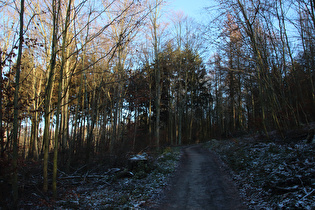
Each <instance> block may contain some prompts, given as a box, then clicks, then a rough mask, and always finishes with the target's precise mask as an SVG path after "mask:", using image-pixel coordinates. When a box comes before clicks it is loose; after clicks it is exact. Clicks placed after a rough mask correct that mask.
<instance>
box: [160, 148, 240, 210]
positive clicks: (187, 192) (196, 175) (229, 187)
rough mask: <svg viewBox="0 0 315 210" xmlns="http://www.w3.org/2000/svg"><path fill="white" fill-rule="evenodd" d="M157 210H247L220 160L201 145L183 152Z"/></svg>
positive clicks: (185, 149)
mask: <svg viewBox="0 0 315 210" xmlns="http://www.w3.org/2000/svg"><path fill="white" fill-rule="evenodd" d="M159 209H163V210H165V209H181V210H183V209H194V210H197V209H220V210H223V209H227V210H229V209H233V210H234V209H246V207H244V206H243V205H242V202H241V199H240V196H239V192H238V190H237V188H236V186H235V184H234V183H233V182H232V181H231V180H230V178H229V176H228V174H227V173H226V172H225V171H224V170H223V165H222V162H221V161H220V160H219V158H218V157H217V156H216V155H215V154H214V153H212V152H211V151H209V149H205V148H203V147H202V145H193V146H189V147H186V148H184V149H183V156H182V159H181V163H180V166H179V169H178V171H177V172H176V174H175V176H174V177H173V178H172V181H171V186H170V189H169V191H168V192H167V193H166V198H165V199H164V200H163V201H162V204H161V205H160V207H159Z"/></svg>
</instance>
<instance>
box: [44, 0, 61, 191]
mask: <svg viewBox="0 0 315 210" xmlns="http://www.w3.org/2000/svg"><path fill="white" fill-rule="evenodd" d="M56 1H57V0H52V7H53V8H52V11H53V13H52V15H53V35H52V45H51V58H50V68H49V75H48V81H47V86H46V89H45V109H44V119H45V127H44V136H43V138H44V139H43V142H44V166H43V178H44V180H43V191H44V192H47V191H48V158H49V157H48V156H49V140H50V116H51V113H50V112H51V107H50V106H51V98H52V93H53V84H54V79H55V66H56V57H57V44H58V43H57V38H58V22H59V21H58V18H59V11H60V1H58V2H56ZM57 3H58V5H57ZM57 6H58V7H57Z"/></svg>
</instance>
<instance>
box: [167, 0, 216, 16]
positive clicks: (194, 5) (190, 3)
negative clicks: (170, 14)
mask: <svg viewBox="0 0 315 210" xmlns="http://www.w3.org/2000/svg"><path fill="white" fill-rule="evenodd" d="M169 2H170V5H169V7H170V8H171V9H173V10H175V11H177V10H182V11H183V12H184V13H185V14H186V15H188V16H190V17H193V18H195V19H197V20H198V19H201V18H202V15H203V14H204V13H205V11H204V9H203V8H204V7H206V6H209V5H210V4H211V3H213V2H214V1H213V0H169Z"/></svg>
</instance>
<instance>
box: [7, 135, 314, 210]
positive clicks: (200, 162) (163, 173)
mask: <svg viewBox="0 0 315 210" xmlns="http://www.w3.org/2000/svg"><path fill="white" fill-rule="evenodd" d="M314 154H315V144H306V143H305V141H303V139H299V140H296V141H287V142H285V141H276V140H273V141H270V140H268V141H267V140H266V139H259V140H257V139H256V138H254V137H250V136H245V137H242V138H237V139H235V138H234V139H228V140H214V139H213V140H210V141H208V142H206V143H203V144H199V145H190V146H183V147H172V148H171V147H168V148H166V149H164V152H163V153H161V154H160V155H154V157H153V156H151V155H147V154H146V153H143V154H139V155H136V156H134V158H135V159H137V158H139V159H140V160H141V159H142V158H144V159H145V161H139V163H140V164H138V165H136V166H134V167H132V168H128V167H120V168H107V169H106V170H105V168H104V169H103V170H101V169H100V168H102V165H100V166H99V167H96V168H94V170H93V169H92V170H88V171H84V172H83V171H81V172H79V171H76V173H72V174H65V173H63V172H61V171H60V173H59V179H58V180H59V181H58V186H59V194H58V199H56V200H53V199H52V198H51V195H47V194H44V193H42V192H41V190H40V183H37V182H36V180H39V181H40V180H41V178H40V177H41V171H38V173H36V172H35V171H32V172H33V173H32V176H31V177H30V178H29V182H25V183H24V184H25V185H24V186H23V187H24V188H23V190H24V191H23V192H22V197H21V201H20V205H19V207H20V209H237V208H242V209H246V208H247V209H307V210H308V209H310V210H311V209H315V203H314V200H315V177H314V174H315V156H314ZM36 177H38V178H36ZM223 205H224V206H223ZM231 206H232V207H231ZM3 209H5V208H3Z"/></svg>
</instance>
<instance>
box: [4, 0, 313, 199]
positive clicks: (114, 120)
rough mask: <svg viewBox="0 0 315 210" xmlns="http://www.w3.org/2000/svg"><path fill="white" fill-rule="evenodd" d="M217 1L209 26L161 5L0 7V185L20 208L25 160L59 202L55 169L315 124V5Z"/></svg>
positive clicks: (54, 2)
mask: <svg viewBox="0 0 315 210" xmlns="http://www.w3.org/2000/svg"><path fill="white" fill-rule="evenodd" d="M216 3H217V5H216V6H211V7H208V8H205V10H204V14H207V15H208V19H207V20H203V22H202V23H201V22H198V21H197V20H194V19H192V18H190V17H186V16H185V15H184V14H183V13H181V12H174V11H171V10H170V8H169V7H168V2H167V1H163V0H143V1H142V0H109V1H108V0H95V1H87V0H68V1H64V0H45V1H38V0H20V1H15V0H9V1H0V15H1V24H0V28H1V33H0V54H1V56H0V59H1V62H0V75H1V77H0V80H1V81H0V144H1V148H0V149H1V161H0V166H1V168H0V179H1V183H3V182H6V183H10V186H12V191H13V198H14V200H15V201H16V200H17V199H18V189H19V176H18V174H19V169H20V168H21V167H23V166H24V164H25V163H26V161H30V160H32V161H34V162H38V163H40V164H42V166H43V185H42V186H43V191H44V192H47V191H50V190H52V191H53V192H54V193H56V190H57V185H56V183H57V181H56V180H57V170H58V168H62V169H63V170H64V171H70V170H73V169H74V168H76V167H79V166H80V165H83V164H87V165H88V164H91V163H93V162H95V161H113V160H114V159H115V158H117V157H120V156H126V154H128V153H137V152H139V151H142V150H143V149H145V148H149V147H150V148H151V149H154V150H155V149H157V150H158V149H159V148H160V147H163V146H165V145H181V144H190V143H197V142H202V141H206V140H209V139H211V138H217V139H220V138H226V137H233V136H237V135H241V134H245V133H246V134H248V133H252V134H256V133H257V132H258V133H260V134H261V135H265V136H266V137H267V138H268V134H269V133H270V132H271V131H275V132H277V133H278V134H279V136H282V138H284V139H285V137H286V133H287V132H288V131H290V130H292V129H296V128H299V127H301V126H307V125H309V124H310V123H311V122H313V121H315V108H314V107H315V71H314V67H315V37H314V35H315V34H314V32H315V2H314V1H313V0H289V1H282V0H274V1H267V0H217V1H216ZM206 6H207V5H205V7H206ZM48 171H51V173H50V172H49V173H48ZM50 176H52V177H50ZM48 179H52V185H50V183H49V182H48Z"/></svg>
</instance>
